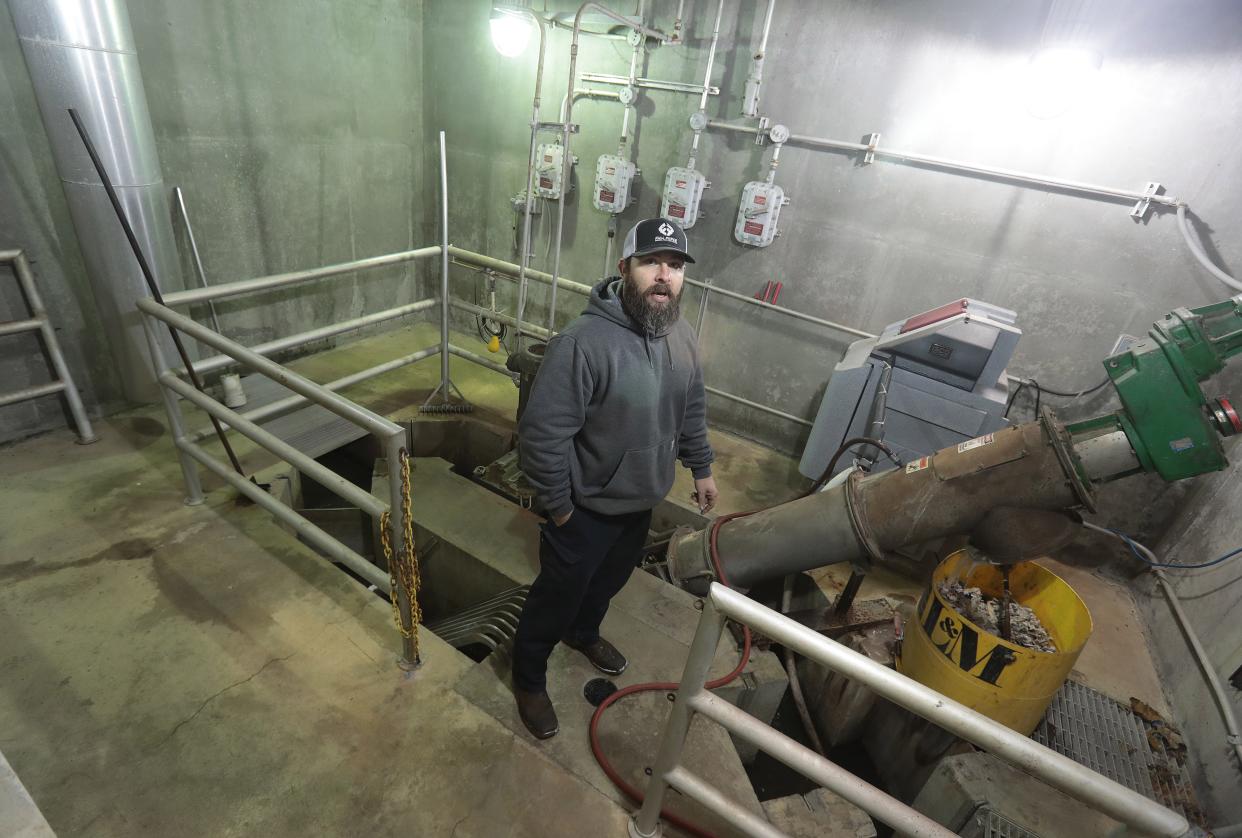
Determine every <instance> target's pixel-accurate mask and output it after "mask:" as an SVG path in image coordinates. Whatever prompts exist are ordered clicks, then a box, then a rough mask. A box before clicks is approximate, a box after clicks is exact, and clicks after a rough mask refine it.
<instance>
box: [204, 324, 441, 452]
mask: <svg viewBox="0 0 1242 838" xmlns="http://www.w3.org/2000/svg"><path fill="white" fill-rule="evenodd" d="M438 354H440V347H439V346H431V347H428V348H427V349H420V350H419V351H417V352H412V353H410V354H409V355H403V356H402V357H400V358H394V359H393V360H391V361H385V362H384V363H382V364H376V365H375V366H373V367H369V368H367V369H365V370H361V371H360V372H355V373H351V374H349V375H347V376H345V377H343V378H338V379H336V380H335V381H329V382H328V383H327V384H321V385H319V386H320V387H322V388H323V389H325V390H330V391H332V392H336V391H337V390H344V389H345V388H347V387H352V386H353V385H355V384H361V383H362V382H363V381H367V380H368V379H371V378H375V377H377V376H380V375H383V374H384V373H388V372H392V371H393V370H398V369H401V368H402V367H404V366H408V365H410V364H414V363H417V362H418V361H421V360H423V359H425V358H431V357H434V356H436V355H438ZM309 403H310V399H308V398H306V397H305V396H298V395H294V396H288V397H287V398H283V399H281V400H279V401H275V402H272V403H271V404H266V405H264V406H263V407H256V408H253V409H251V410H247V411H246V412H245V413H242V414H240V415H241V416H242V417H243V418H246V419H249V420H250V421H252V422H262V421H263V420H265V419H272V418H274V417H276V416H282V415H284V414H286V413H288V412H289V411H291V410H295V409H297V408H299V407H305V406H306V405H307V404H309ZM214 433H215V431H214V430H213V429H212V428H202V429H200V430H198V431H195V432H194V433H192V434H190V436H189V439H190V440H191V441H192V442H202V441H203V440H204V439H207V438H208V437H210V436H212V435H214Z"/></svg>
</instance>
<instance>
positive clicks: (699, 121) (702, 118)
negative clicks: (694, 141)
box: [690, 111, 707, 131]
mask: <svg viewBox="0 0 1242 838" xmlns="http://www.w3.org/2000/svg"><path fill="white" fill-rule="evenodd" d="M706 127H707V114H705V113H703V112H702V111H695V112H694V113H692V114H690V130H692V131H702V130H703V129H704V128H706Z"/></svg>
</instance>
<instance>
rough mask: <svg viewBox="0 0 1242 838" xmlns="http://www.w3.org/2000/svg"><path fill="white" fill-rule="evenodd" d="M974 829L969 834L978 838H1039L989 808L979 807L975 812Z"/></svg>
mask: <svg viewBox="0 0 1242 838" xmlns="http://www.w3.org/2000/svg"><path fill="white" fill-rule="evenodd" d="M974 827H975V828H974V829H972V830H971V832H970V834H971V835H977V836H979V838H1039V835H1037V834H1036V833H1034V832H1031V831H1030V830H1029V829H1026V828H1025V827H1021V826H1018V825H1017V824H1016V823H1014V822H1013V821H1011V820H1009V819H1008V818H1006V817H1005V816H1004V815H1002V814H1001V813H1000V812H997V811H996V810H995V809H993V808H992V807H991V806H980V807H979V808H978V810H976V811H975V822H974ZM963 834H965V833H963Z"/></svg>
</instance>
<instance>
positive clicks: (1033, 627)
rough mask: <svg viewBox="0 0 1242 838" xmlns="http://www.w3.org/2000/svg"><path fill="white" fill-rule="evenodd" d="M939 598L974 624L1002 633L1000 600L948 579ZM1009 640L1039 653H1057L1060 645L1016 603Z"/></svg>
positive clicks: (1010, 612) (958, 580) (942, 585)
mask: <svg viewBox="0 0 1242 838" xmlns="http://www.w3.org/2000/svg"><path fill="white" fill-rule="evenodd" d="M939 591H940V596H941V597H942V598H943V599H944V601H945V602H947V603H949V605H951V606H953V609H954V610H955V611H957V612H958V613H960V614H961V615H962V616H963V617H965V618H966V619H968V620H970V621H971V622H972V623H974V624H975V625H977V626H979V627H980V628H982V629H984V630H985V631H989V632H991V633H992V634H996V635H999V634H1000V609H1001V600H1000V598H999V597H994V596H989V595H988V594H985V593H984V592H983V591H981V590H979V589H978V588H968V587H966V586H965V585H963V584H962V581H961V580H960V579H946V580H945V581H943V582H941V583H940V585H939ZM1009 621H1010V635H1011V636H1010V638H1009V641H1010V642H1011V643H1014V644H1016V645H1018V646H1022V647H1024V648H1027V649H1034V650H1035V651H1036V652H1055V651H1056V650H1057V646H1056V644H1055V643H1053V642H1052V637H1051V636H1050V635H1049V634H1048V630H1047V629H1046V628H1044V624H1043V623H1041V622H1040V621H1039V617H1038V616H1036V614H1035V612H1034V611H1032V610H1031V609H1029V608H1027V607H1026V606H1025V605H1022V604H1020V603H1017V602H1013V601H1010V604H1009Z"/></svg>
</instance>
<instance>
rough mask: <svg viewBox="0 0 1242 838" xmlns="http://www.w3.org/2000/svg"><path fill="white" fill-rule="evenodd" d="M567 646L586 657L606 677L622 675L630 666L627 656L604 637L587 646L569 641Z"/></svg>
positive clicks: (566, 643) (566, 642)
mask: <svg viewBox="0 0 1242 838" xmlns="http://www.w3.org/2000/svg"><path fill="white" fill-rule="evenodd" d="M565 645H566V646H568V647H569V648H571V649H577V650H578V651H579V652H581V653H582V654H584V655H586V656H587V660H589V661H590V662H591V664H592V665H593V666H594V667H595V668H596V669H598V670H599V671H600V672H602V673H604V674H605V675H620V674H621V673H622V672H624V671H625V668H626V667H627V666H629V661H627V660H626V659H625V655H623V654H621V653H620V652H618V651H617V647H616V646H613V645H612V644H611V643H609V642H608V641H607V640H605V639H604V638H602V637H601V638H599V639H598V640H596V641H595V642H594V643H591V644H588V645H586V646H579V645H577V644H576V643H573V642H572V641H569V640H566V641H565Z"/></svg>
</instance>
